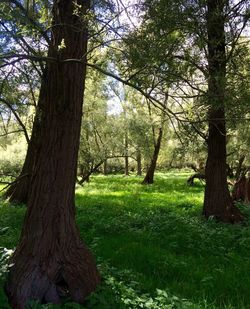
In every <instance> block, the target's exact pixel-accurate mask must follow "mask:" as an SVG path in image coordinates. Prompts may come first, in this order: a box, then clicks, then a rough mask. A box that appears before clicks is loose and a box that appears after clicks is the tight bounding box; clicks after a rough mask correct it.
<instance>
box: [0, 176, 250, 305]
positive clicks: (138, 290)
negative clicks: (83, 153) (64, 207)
mask: <svg viewBox="0 0 250 309" xmlns="http://www.w3.org/2000/svg"><path fill="white" fill-rule="evenodd" d="M186 179H187V174H185V173H182V174H180V173H179V174H178V175H177V174H176V175H175V174H173V173H167V174H157V176H156V179H155V184H154V185H150V186H143V185H141V184H140V182H141V179H140V178H138V177H135V176H130V177H123V176H108V177H104V176H95V177H93V178H92V179H91V182H90V183H89V184H86V185H85V186H84V187H83V188H78V189H77V191H76V205H77V224H78V226H79V229H80V232H81V235H82V237H83V239H84V240H85V242H86V243H87V244H88V246H90V247H91V249H92V251H93V252H94V255H95V257H96V260H97V263H98V265H99V269H100V271H101V273H102V276H103V281H102V285H101V286H100V287H99V289H98V290H97V292H96V293H95V294H94V295H92V296H91V297H90V298H89V300H88V301H87V302H86V305H85V306H84V307H83V306H78V305H76V304H72V303H68V302H66V303H65V304H64V305H60V306H55V305H54V306H52V305H44V306H40V305H37V304H33V305H32V306H31V307H32V308H93V309H101V308H102V309H108V308H110V309H120V308H152V309H154V308H164V309H165V308H166V309H167V308H228V309H229V308H230V309H231V308H238V309H243V308H250V293H249V286H250V275H249V273H248V271H249V269H250V221H248V220H246V221H245V222H244V224H242V225H235V226H230V225H222V224H218V223H215V222H214V221H213V220H211V221H209V222H206V221H204V220H203V218H202V217H201V215H200V214H201V207H202V199H203V186H202V184H200V183H196V185H195V186H194V187H189V186H187V185H186ZM243 211H245V212H246V213H247V212H248V209H247V208H245V209H244V208H243ZM24 213H25V208H24V207H12V206H11V207H10V206H9V205H8V204H7V203H4V202H2V204H1V206H0V247H3V248H7V249H13V248H14V247H15V246H16V244H17V241H18V237H19V234H20V230H21V226H22V221H23V216H24ZM4 254H5V256H7V255H8V252H7V251H6V250H5V253H4ZM4 264H5V263H4V258H2V261H1V260H0V276H2V277H0V283H1V290H0V308H1V309H3V308H9V307H8V305H7V301H6V298H5V296H4V292H3V281H4V270H5V269H4V267H5V265H4Z"/></svg>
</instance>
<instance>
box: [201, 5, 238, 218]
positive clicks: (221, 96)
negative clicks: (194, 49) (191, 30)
mask: <svg viewBox="0 0 250 309" xmlns="http://www.w3.org/2000/svg"><path fill="white" fill-rule="evenodd" d="M207 3H208V12H207V31H208V69H209V80H208V104H209V107H210V110H209V113H208V119H209V137H208V141H207V143H208V157H207V162H206V169H205V175H206V188H205V198H204V207H203V215H204V216H205V217H206V218H209V217H215V218H216V219H217V220H219V221H222V222H228V223H235V222H239V221H241V220H242V215H241V214H240V211H239V210H238V209H237V208H236V207H235V206H234V205H233V202H232V199H231V196H230V193H229V190H228V185H227V171H226V124H225V110H224V105H225V84H226V52H225V32H224V18H225V17H224V15H223V14H224V13H223V10H224V5H225V1H224V0H219V1H214V0H208V2H207Z"/></svg>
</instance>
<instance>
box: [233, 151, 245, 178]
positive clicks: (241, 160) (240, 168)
mask: <svg viewBox="0 0 250 309" xmlns="http://www.w3.org/2000/svg"><path fill="white" fill-rule="evenodd" d="M244 160H245V156H244V155H243V156H241V157H240V159H239V163H238V165H237V168H236V172H235V179H236V181H237V180H239V179H240V176H241V172H242V165H243V162H244Z"/></svg>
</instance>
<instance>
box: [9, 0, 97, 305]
mask: <svg viewBox="0 0 250 309" xmlns="http://www.w3.org/2000/svg"><path fill="white" fill-rule="evenodd" d="M76 2H77V3H76V4H77V5H78V8H81V9H82V10H83V14H85V13H86V9H87V8H86V6H87V4H86V2H85V1H80V0H78V1H76ZM74 9H75V6H74V1H73V0H58V1H55V2H54V6H53V17H54V18H53V24H52V43H51V46H50V48H49V57H52V58H56V59H57V60H56V61H55V62H51V63H49V64H48V70H47V73H46V76H45V80H46V86H44V87H42V88H41V93H40V98H39V100H40V106H41V110H40V111H39V113H40V117H41V119H42V121H41V124H42V128H41V144H40V149H39V152H38V153H37V159H36V166H35V171H34V173H33V175H32V180H31V190H30V194H29V200H28V209H27V214H26V217H25V222H24V227H23V230H22V236H21V240H20V243H19V245H18V246H17V249H16V251H15V253H14V255H13V258H12V261H11V262H12V263H13V266H12V267H11V269H10V273H9V277H8V281H7V284H6V292H7V295H8V298H9V301H10V304H11V306H12V308H16V309H24V308H25V307H26V305H27V302H28V301H29V300H32V299H33V300H38V301H39V302H41V303H47V302H50V303H60V301H61V297H63V296H70V297H71V298H72V299H73V301H75V302H78V303H83V302H84V299H85V298H86V296H87V295H89V294H90V293H91V292H92V291H94V290H95V288H96V286H97V284H98V283H99V281H100V277H99V274H98V272H97V269H96V266H95V263H94V260H93V258H92V256H91V253H90V252H89V250H88V249H87V248H86V246H85V245H84V244H83V243H82V242H81V240H80V236H79V232H78V230H77V227H76V223H75V207H74V191H75V179H76V173H77V155H78V148H79V139H80V127H81V117H82V101H83V91H84V81H85V76H86V51H87V31H86V25H84V24H83V23H84V19H83V18H82V17H79V16H77V15H75V14H73V12H74ZM81 16H82V15H81ZM84 26H85V27H84ZM62 42H63V43H64V44H63V45H64V46H62V47H61V48H59V46H60V45H62ZM66 59H81V63H80V62H70V61H69V62H64V60H66Z"/></svg>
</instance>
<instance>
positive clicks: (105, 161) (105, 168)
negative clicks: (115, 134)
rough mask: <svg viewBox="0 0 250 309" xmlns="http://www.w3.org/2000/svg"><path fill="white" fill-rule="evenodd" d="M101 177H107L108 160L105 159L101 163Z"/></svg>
mask: <svg viewBox="0 0 250 309" xmlns="http://www.w3.org/2000/svg"><path fill="white" fill-rule="evenodd" d="M103 175H108V160H107V159H105V160H104V162H103Z"/></svg>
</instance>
